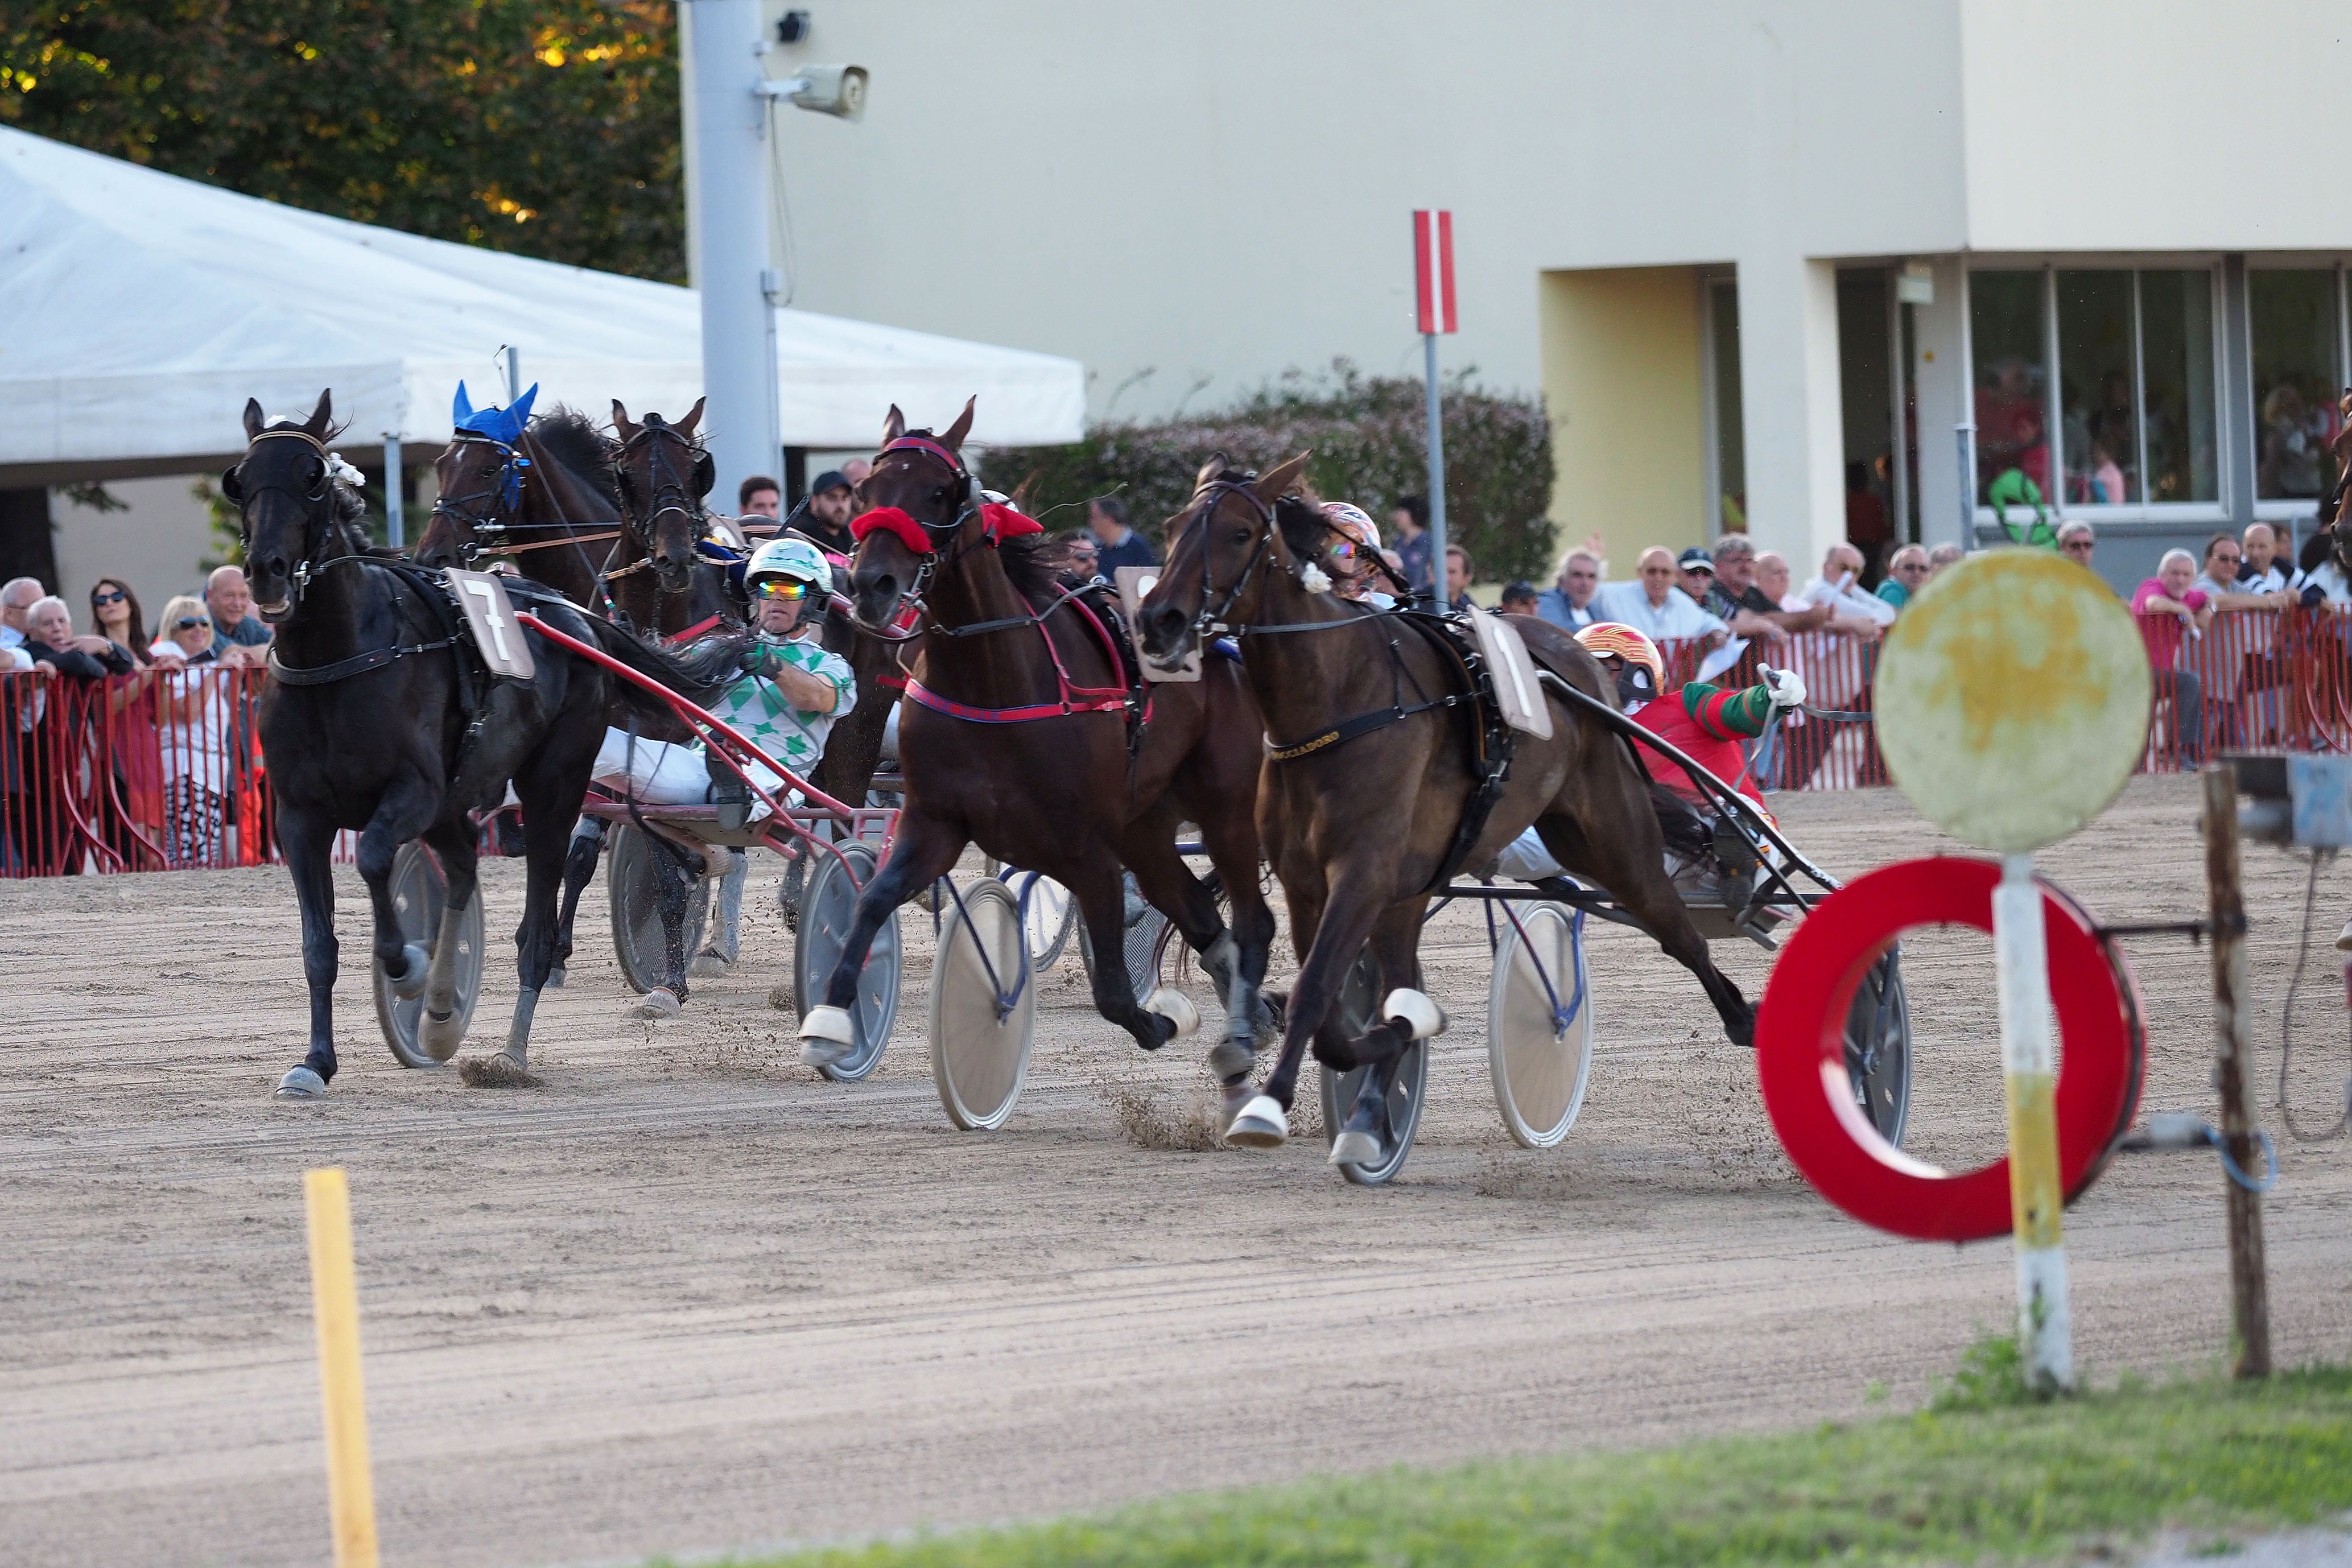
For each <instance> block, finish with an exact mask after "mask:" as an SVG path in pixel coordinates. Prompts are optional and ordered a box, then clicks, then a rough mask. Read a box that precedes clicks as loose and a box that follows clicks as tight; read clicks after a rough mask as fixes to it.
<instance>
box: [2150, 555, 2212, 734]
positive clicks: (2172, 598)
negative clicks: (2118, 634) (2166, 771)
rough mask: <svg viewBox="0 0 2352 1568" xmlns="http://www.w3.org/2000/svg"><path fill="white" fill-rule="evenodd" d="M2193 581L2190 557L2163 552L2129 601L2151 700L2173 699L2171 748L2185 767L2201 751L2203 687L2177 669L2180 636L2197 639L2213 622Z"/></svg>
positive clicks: (2207, 604)
mask: <svg viewBox="0 0 2352 1568" xmlns="http://www.w3.org/2000/svg"><path fill="white" fill-rule="evenodd" d="M2196 577H2197V558H2196V557H2195V556H2193V555H2191V554H2189V552H2187V551H2186V550H2168V551H2166V552H2164V558H2163V559H2162V560H2161V561H2159V562H2158V563H2157V566H2156V575H2155V576H2153V577H2150V578H2149V579H2148V580H2147V581H2146V582H2145V583H2142V584H2140V585H2139V586H2138V588H2137V589H2136V590H2134V591H2133V593H2132V601H2131V607H2132V614H2133V615H2135V616H2138V617H2139V635H2140V638H2141V640H2142V641H2144V642H2145V643H2147V661H2148V665H2149V667H2150V668H2152V669H2153V670H2154V671H2155V673H2156V700H2158V701H2159V702H2161V701H2162V700H2165V699H2166V698H2167V697H2169V698H2171V699H2172V720H2173V721H2172V729H2173V736H2174V744H2175V745H2176V746H2177V747H2178V748H2179V752H2180V754H2181V755H2182V756H2183V757H2184V758H2186V759H2187V760H2188V761H2189V762H2190V763H2195V762H2197V761H2199V760H2200V758H2202V757H2203V755H2204V752H2205V689H2204V686H2203V684H2202V683H2201V682H2200V681H2199V680H2198V679H2197V676H2196V672H2195V671H2193V670H2188V669H2183V668H2180V645H2181V639H2182V637H2183V635H2184V634H2189V635H2194V636H2196V637H2203V636H2204V635H2205V628H2206V627H2207V626H2210V625H2212V624H2213V605H2212V603H2211V602H2210V600H2209V599H2207V597H2206V596H2205V595H2204V593H2203V591H2201V590H2200V589H2199V588H2197V587H2196V586H2195V582H2196Z"/></svg>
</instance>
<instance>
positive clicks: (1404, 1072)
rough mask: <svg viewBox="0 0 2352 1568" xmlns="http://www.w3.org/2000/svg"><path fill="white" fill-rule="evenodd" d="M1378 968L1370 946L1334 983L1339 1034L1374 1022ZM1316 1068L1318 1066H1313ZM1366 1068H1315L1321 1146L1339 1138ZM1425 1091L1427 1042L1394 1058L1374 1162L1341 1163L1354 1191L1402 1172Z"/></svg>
mask: <svg viewBox="0 0 2352 1568" xmlns="http://www.w3.org/2000/svg"><path fill="white" fill-rule="evenodd" d="M1380 984H1381V966H1380V963H1379V962H1378V961H1377V960H1375V959H1374V958H1373V957H1372V948H1371V944H1370V942H1366V943H1365V944H1364V951H1363V952H1360V953H1358V954H1357V955H1356V962H1355V965H1354V967H1352V968H1350V969H1349V971H1348V978H1347V979H1346V980H1345V981H1343V982H1342V983H1341V984H1340V986H1339V1000H1338V1001H1337V1002H1336V1003H1335V1004H1334V1005H1333V1006H1332V1016H1333V1017H1334V1018H1335V1019H1336V1020H1337V1022H1338V1024H1339V1028H1340V1029H1341V1031H1342V1032H1344V1033H1345V1034H1347V1035H1349V1036H1350V1037H1354V1036H1358V1035H1361V1034H1362V1033H1363V1032H1364V1031H1365V1030H1367V1029H1369V1028H1370V1027H1371V1026H1373V1025H1374V1024H1376V1023H1378V1022H1379V1021H1380V1019H1379V1018H1378V1016H1376V1015H1377V1014H1378V1013H1379V1012H1380V1005H1381V994H1380ZM1318 1067H1319V1064H1318ZM1371 1070H1372V1069H1371V1068H1357V1069H1356V1070H1355V1071H1353V1072H1349V1073H1337V1072H1333V1071H1332V1070H1331V1069H1330V1068H1319V1074H1318V1076H1319V1077H1320V1079H1321V1080H1322V1094H1323V1142H1324V1145H1325V1146H1326V1147H1327V1148H1328V1146H1329V1145H1330V1144H1331V1143H1332V1142H1334V1141H1335V1140H1337V1139H1338V1138H1339V1129H1340V1128H1341V1127H1342V1126H1344V1125H1345V1124H1346V1122H1347V1120H1348V1113H1349V1111H1350V1110H1354V1109H1355V1105H1356V1096H1357V1094H1358V1093H1359V1092H1360V1090H1361V1089H1362V1088H1363V1084H1364V1075H1365V1074H1366V1073H1368V1072H1370V1071H1371ZM1428 1089H1429V1042H1428V1041H1427V1040H1415V1041H1413V1043H1412V1044H1411V1045H1409V1046H1407V1047H1405V1048H1404V1054H1403V1055H1402V1056H1401V1057H1399V1058H1397V1064H1396V1077H1395V1078H1394V1079H1391V1081H1390V1084H1389V1095H1388V1117H1387V1125H1386V1126H1384V1127H1383V1128H1381V1153H1380V1157H1379V1158H1378V1159H1376V1160H1370V1161H1365V1162H1363V1163H1358V1164H1352V1165H1342V1166H1340V1167H1339V1173H1340V1174H1341V1175H1343V1176H1345V1177H1347V1178H1348V1180H1349V1181H1351V1182H1353V1183H1355V1184H1356V1185H1358V1186H1360V1187H1377V1186H1380V1185H1381V1184H1384V1183H1387V1182H1391V1181H1394V1180H1395V1179H1396V1175H1397V1173H1398V1172H1400V1171H1402V1170H1403V1169H1404V1163H1405V1160H1406V1159H1407V1158H1408V1157H1409V1156H1410V1155H1411V1154H1412V1135H1413V1133H1414V1131H1416V1130H1418V1129H1419V1128H1420V1126H1421V1102H1422V1100H1423V1096H1424V1095H1425V1093H1426V1092H1427V1090H1428Z"/></svg>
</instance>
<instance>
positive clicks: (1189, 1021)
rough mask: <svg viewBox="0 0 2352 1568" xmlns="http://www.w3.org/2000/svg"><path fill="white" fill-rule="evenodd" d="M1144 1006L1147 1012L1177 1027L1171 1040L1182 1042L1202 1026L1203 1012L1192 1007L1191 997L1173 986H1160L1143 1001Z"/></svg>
mask: <svg viewBox="0 0 2352 1568" xmlns="http://www.w3.org/2000/svg"><path fill="white" fill-rule="evenodd" d="M1142 1005H1143V1010H1144V1011H1145V1012H1147V1013H1156V1014H1158V1015H1159V1016H1160V1017H1163V1018H1165V1019H1167V1020H1168V1021H1169V1022H1170V1023H1171V1024H1173V1025H1175V1026H1176V1032H1175V1033H1174V1034H1173V1035H1171V1036H1170V1037H1169V1038H1170V1039H1172V1040H1181V1039H1182V1038H1183V1037H1185V1036H1187V1035H1189V1034H1191V1033H1192V1031H1193V1030H1195V1029H1197V1028H1199V1027H1200V1026H1201V1010H1200V1009H1199V1008H1198V1007H1195V1006H1193V1005H1192V998H1191V997H1190V996H1187V995H1185V994H1184V993H1182V992H1181V991H1179V990H1177V989H1176V988H1175V987H1174V986H1172V985H1162V986H1160V988H1159V989H1158V990H1156V991H1154V992H1153V993H1152V994H1150V995H1149V996H1146V997H1145V998H1144V999H1143V1004H1142Z"/></svg>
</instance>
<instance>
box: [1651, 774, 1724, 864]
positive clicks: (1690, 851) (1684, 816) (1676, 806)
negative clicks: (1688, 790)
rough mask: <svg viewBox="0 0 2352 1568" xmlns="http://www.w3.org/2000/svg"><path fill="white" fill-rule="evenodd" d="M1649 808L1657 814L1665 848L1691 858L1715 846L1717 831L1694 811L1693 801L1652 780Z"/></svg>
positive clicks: (1703, 853)
mask: <svg viewBox="0 0 2352 1568" xmlns="http://www.w3.org/2000/svg"><path fill="white" fill-rule="evenodd" d="M1649 783H1650V809H1651V810H1653V811H1654V812H1656V813H1657V814H1658V826H1659V828H1660V829H1661V830H1663V831H1664V834H1665V837H1666V847H1667V848H1668V849H1670V850H1672V851H1673V852H1674V853H1675V854H1676V855H1679V856H1682V857H1683V858H1685V859H1688V858H1693V857H1696V856H1700V855H1705V854H1706V853H1708V852H1709V851H1710V850H1712V849H1713V848H1714V847H1715V831H1714V829H1712V828H1710V827H1709V826H1707V823H1706V818H1705V817H1703V816H1700V815H1699V814H1698V812H1697V811H1696V810H1695V809H1694V808H1693V807H1692V805H1691V804H1690V802H1688V801H1686V800H1685V799H1684V798H1683V797H1682V796H1680V795H1676V794H1675V792H1674V791H1672V790H1670V789H1668V788H1667V787H1666V786H1665V785H1664V784H1660V783H1659V782H1658V781H1657V780H1655V779H1652V780H1650V781H1649Z"/></svg>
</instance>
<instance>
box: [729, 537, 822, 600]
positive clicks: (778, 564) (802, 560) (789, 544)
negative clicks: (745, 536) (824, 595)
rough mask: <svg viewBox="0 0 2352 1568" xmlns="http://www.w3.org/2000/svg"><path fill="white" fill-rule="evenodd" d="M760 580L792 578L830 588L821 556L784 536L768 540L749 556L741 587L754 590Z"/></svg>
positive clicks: (808, 545) (811, 546) (809, 546)
mask: <svg viewBox="0 0 2352 1568" xmlns="http://www.w3.org/2000/svg"><path fill="white" fill-rule="evenodd" d="M762 577H793V578H797V579H799V580H800V581H801V582H803V583H808V584H816V585H818V586H822V587H825V588H831V587H832V586H833V567H832V565H831V563H828V562H827V561H826V560H825V558H824V551H822V550H819V549H818V548H817V547H816V546H815V545H814V544H812V543H810V542H808V541H807V540H805V539H794V538H792V537H791V536H789V535H787V536H786V537H784V538H782V539H771V540H770V541H768V542H767V543H765V544H762V545H761V546H760V548H759V549H757V550H755V551H753V552H751V561H750V562H749V563H747V564H746V565H745V566H744V568H743V586H744V587H746V588H751V589H756V588H757V587H758V585H759V582H760V579H761V578H762Z"/></svg>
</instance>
